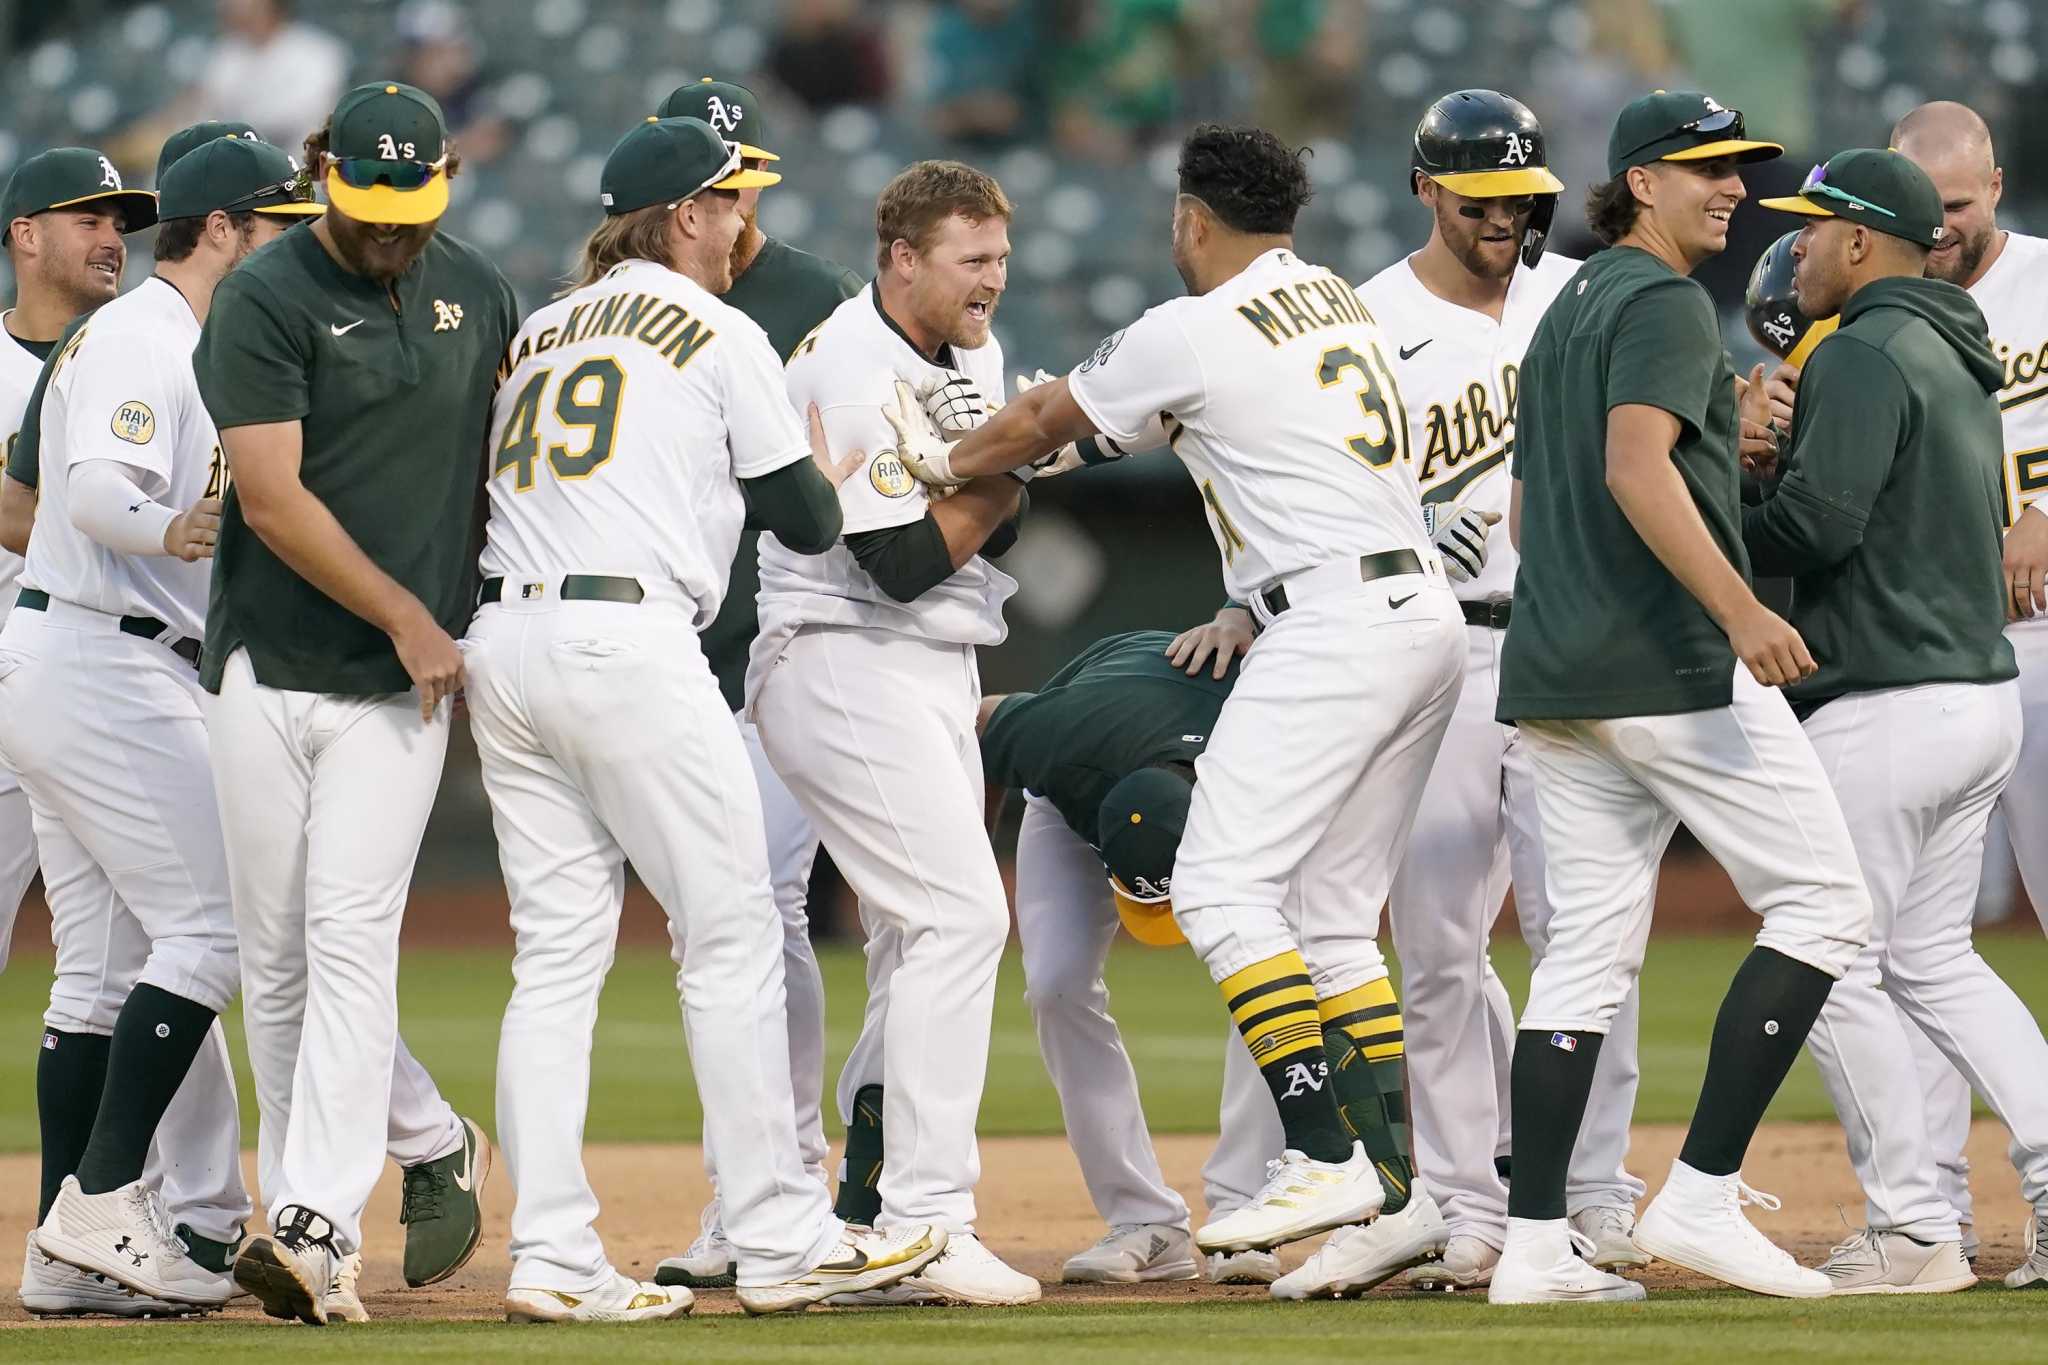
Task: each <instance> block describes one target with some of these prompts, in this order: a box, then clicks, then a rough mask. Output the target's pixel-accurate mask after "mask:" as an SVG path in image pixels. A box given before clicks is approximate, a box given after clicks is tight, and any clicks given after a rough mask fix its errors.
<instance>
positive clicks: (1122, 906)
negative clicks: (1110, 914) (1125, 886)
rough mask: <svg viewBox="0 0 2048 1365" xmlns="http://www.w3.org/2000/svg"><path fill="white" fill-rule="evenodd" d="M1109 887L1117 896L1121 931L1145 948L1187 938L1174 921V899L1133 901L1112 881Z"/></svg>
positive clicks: (1179, 941) (1113, 894)
mask: <svg viewBox="0 0 2048 1365" xmlns="http://www.w3.org/2000/svg"><path fill="white" fill-rule="evenodd" d="M1109 891H1110V894H1111V895H1112V896H1115V897H1116V917H1117V918H1118V919H1120V920H1122V921H1123V925H1124V932H1125V933H1127V934H1129V935H1130V936H1131V937H1132V938H1134V939H1136V940H1138V942H1140V943H1142V944H1144V945H1145V946H1146V947H1148V948H1171V947H1173V946H1174V945H1175V944H1177V943H1186V942H1187V941H1188V940H1187V935H1185V934H1183V933H1181V931H1180V925H1178V924H1176V923H1175V922H1174V919H1173V902H1171V901H1134V900H1132V899H1131V898H1130V897H1129V896H1126V895H1125V894H1124V893H1123V892H1122V891H1120V890H1118V889H1117V885H1116V883H1115V882H1114V881H1112V882H1111V883H1110V884H1109Z"/></svg>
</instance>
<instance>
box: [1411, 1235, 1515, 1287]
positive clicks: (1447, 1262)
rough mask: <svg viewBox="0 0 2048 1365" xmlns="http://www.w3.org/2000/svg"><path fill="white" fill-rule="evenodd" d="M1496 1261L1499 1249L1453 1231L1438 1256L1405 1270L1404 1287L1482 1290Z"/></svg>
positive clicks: (1491, 1280) (1489, 1281) (1481, 1240)
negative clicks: (1441, 1254)
mask: <svg viewBox="0 0 2048 1365" xmlns="http://www.w3.org/2000/svg"><path fill="white" fill-rule="evenodd" d="M1499 1264H1500V1248H1499V1247H1497V1246H1495V1245H1494V1244H1493V1243H1491V1242H1489V1241H1487V1240H1485V1239H1484V1238H1481V1237H1474V1236H1472V1235H1470V1234H1469V1233H1463V1232H1461V1233H1456V1234H1453V1235H1452V1236H1451V1238H1450V1239H1449V1240H1448V1241H1447V1242H1445V1244H1444V1254H1443V1257H1442V1259H1440V1260H1435V1261H1425V1262H1423V1263H1422V1264H1421V1265H1419V1266H1416V1267H1415V1269H1413V1270H1411V1271H1409V1272H1408V1288H1410V1289H1441V1290H1443V1291H1445V1292H1446V1293H1449V1292H1450V1291H1452V1290H1457V1289H1484V1288H1486V1286H1487V1285H1489V1284H1491V1283H1493V1268H1494V1267H1495V1266H1497V1265H1499Z"/></svg>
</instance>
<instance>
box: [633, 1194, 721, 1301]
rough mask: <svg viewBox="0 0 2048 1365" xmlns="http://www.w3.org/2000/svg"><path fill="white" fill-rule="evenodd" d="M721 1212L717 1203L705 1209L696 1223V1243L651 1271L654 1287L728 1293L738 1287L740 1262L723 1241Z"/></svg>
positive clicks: (714, 1202) (709, 1204) (706, 1206)
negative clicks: (668, 1285) (711, 1290)
mask: <svg viewBox="0 0 2048 1365" xmlns="http://www.w3.org/2000/svg"><path fill="white" fill-rule="evenodd" d="M723 1214H724V1208H723V1206H722V1205H721V1204H720V1202H719V1201H718V1200H716V1199H714V1200H712V1201H711V1202H710V1203H708V1204H706V1205H705V1206H704V1212H703V1214H702V1216H700V1217H699V1218H698V1220H697V1240H696V1241H694V1242H692V1243H690V1249H689V1250H688V1251H685V1252H684V1253H683V1254H682V1255H680V1256H671V1257H669V1258H668V1259H666V1260H664V1261H663V1262H662V1263H661V1264H660V1265H657V1266H656V1267H655V1268H654V1282H655V1283H656V1284H680V1285H683V1286H685V1287H687V1288H690V1289H730V1288H732V1287H733V1286H734V1285H736V1284H738V1283H739V1273H740V1258H739V1255H738V1253H736V1252H735V1251H734V1250H733V1249H732V1243H731V1242H728V1241H726V1240H725V1223H724V1217H723Z"/></svg>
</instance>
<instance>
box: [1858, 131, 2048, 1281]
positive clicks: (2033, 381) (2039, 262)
mask: <svg viewBox="0 0 2048 1365" xmlns="http://www.w3.org/2000/svg"><path fill="white" fill-rule="evenodd" d="M1890 141H1891V145H1893V146H1895V147H1897V148H1898V149H1899V150H1900V151H1901V152H1903V153H1905V154H1906V156H1907V157H1908V158H1909V159H1911V160H1912V161H1913V162H1914V163H1915V164H1916V165H1918V166H1919V167H1920V168H1921V169H1923V170H1925V171H1926V172H1927V174H1928V176H1929V177H1930V178H1931V179H1932V180H1933V181H1934V187H1935V189H1936V191H1937V192H1938V193H1939V194H1940V195H1941V200H1942V207H1943V210H1944V218H1943V222H1944V227H1945V231H1944V232H1943V233H1942V240H1941V244H1940V245H1938V246H1936V247H1935V248H1934V250H1932V251H1931V252H1929V253H1928V258H1927V273H1928V274H1929V275H1930V276H1932V277H1933V278H1935V279H1940V280H1947V281H1949V282H1950V283H1951V284H1958V285H1961V286H1962V287H1963V288H1965V289H1967V290H1968V291H1969V293H1970V297H1971V298H1973V299H1975V300H1976V302H1977V306H1978V307H1979V308H1980V309H1981V310H1982V311H1983V313H1984V318H1985V321H1986V323H1987V324H1988V325H1989V327H1990V330H1991V349H1992V352H1993V354H1995V355H1996V356H1997V357H1998V359H1999V360H2000V362H2001V363H2002V365H2003V367H2004V375H2003V378H2002V385H2001V387H2000V389H1999V394H1998V408H1999V415H2000V417H2001V419H2002V422H2003V427H2004V433H2005V436H2004V448H2003V461H2004V462H2003V464H2002V465H2001V466H2000V468H2001V471H2002V472H2001V474H2000V488H2001V493H2002V496H2003V498H2004V504H2003V505H2004V515H2005V520H2006V525H2007V530H2006V535H2005V573H2006V577H2007V583H2008V588H2007V591H2008V594H2009V596H2010V599H2011V605H2010V609H2009V610H2010V615H2011V618H2012V623H2011V624H2010V625H2009V626H2008V627H2007V628H2006V638H2007V639H2009V640H2010V641H2011V642H2012V648H2013V653H2014V655H2015V657H2016V659H2017V662H2018V665H2019V670H2020V679H2019V690H2020V711H2021V715H2022V717H2023V720H2024V722H2025V725H2024V728H2023V734H2022V736H2021V739H2020V756H2019V765H2018V767H2017V768H2015V770H2014V772H2013V777H2012V780H2011V781H2010V782H2007V783H2006V784H2005V790H2004V791H2003V792H2002V793H2001V794H2000V795H1999V798H1998V809H1999V810H2000V812H2001V813H2002V814H2003V815H2004V817H2005V826H2006V830H2007V832H2008V833H2009V834H2010V835H2011V839H2012V847H2013V851H2014V853H2015V854H2016V855H2017V858H2018V862H2019V867H2020V877H2021V881H2022V883H2023V884H2024V886H2025V887H2026V891H2027V899H2028V900H2030V901H2032V902H2033V905H2034V912H2035V913H2036V914H2037V915H2039V916H2040V917H2041V922H2042V926H2043V927H2044V928H2048V502H2043V501H2041V499H2040V494H2041V491H2042V490H2043V489H2044V488H2048V402H2044V401H2043V400H2044V398H2048V240H2044V239H2043V238H2040V237H2029V236H2027V235H2026V234H2024V233H2020V232H2012V231H2008V230H2001V229H2000V228H1999V226H1998V218H1997V210H1998V201H1999V196H2000V195H2001V193H2002V192H2003V190H2004V184H2005V176H2004V172H2003V171H2002V170H2001V169H2000V168H1999V165H1998V158H1997V157H1996V155H1994V153H1993V149H1992V145H1991V132H1990V129H1988V128H1986V127H1985V126H1984V120H1983V119H1982V118H1980V117H1979V116H1978V115H1977V114H1976V112H1975V111H1974V110H1972V109H1970V108H1969V107H1968V106H1966V105H1961V104H1954V103H1950V102H1947V101H1941V102H1937V103H1934V104H1926V105H1922V106H1920V107H1919V108H1918V109H1915V110H1913V111H1912V112H1911V113H1909V114H1907V115H1906V116H1905V117H1904V118H1903V119H1901V120H1900V121H1899V123H1898V125H1897V126H1896V127H1894V128H1893V129H1892V134H1891V139H1890ZM1907 1035H1908V1036H1909V1037H1910V1038H1912V1040H1913V1052H1914V1057H1915V1059H1916V1060H1917V1061H1918V1063H1919V1071H1920V1084H1921V1088H1922V1092H1923V1094H1924V1095H1925V1097H1926V1098H1925V1106H1926V1110H1927V1119H1928V1125H1929V1128H1930V1131H1931V1134H1932V1137H1933V1142H1934V1154H1935V1157H1936V1159H1937V1160H1938V1161H1939V1162H1940V1164H1941V1169H1942V1180H1941V1188H1942V1193H1943V1195H1944V1196H1945V1197H1946V1198H1947V1199H1948V1201H1949V1202H1950V1203H1951V1204H1953V1205H1954V1206H1955V1208H1956V1211H1957V1213H1958V1215H1959V1216H1960V1219H1961V1224H1962V1234H1963V1252H1964V1254H1965V1255H1966V1256H1972V1257H1974V1256H1975V1254H1976V1249H1977V1243H1976V1236H1975V1232H1974V1229H1973V1226H1972V1224H1973V1221H1974V1220H1973V1215H1972V1210H1971V1203H1970V1185H1969V1169H1970V1168H1969V1163H1968V1161H1967V1160H1965V1159H1964V1157H1963V1144H1964V1142H1965V1141H1966V1140H1967V1139H1968V1137H1969V1133H1970V1090H1969V1083H1968V1082H1966V1081H1965V1080H1964V1079H1963V1077H1962V1074H1961V1073H1960V1072H1958V1071H1957V1070H1956V1068H1955V1067H1954V1066H1952V1065H1950V1064H1949V1061H1948V1059H1947V1058H1946V1057H1944V1056H1942V1055H1941V1053H1940V1052H1939V1050H1938V1049H1937V1048H1936V1047H1935V1046H1934V1044H1933V1043H1932V1042H1931V1041H1930V1040H1929V1038H1928V1037H1927V1035H1926V1034H1925V1033H1924V1032H1923V1031H1922V1030H1920V1029H1918V1028H1914V1029H1909V1030H1907ZM2035 1208H2036V1213H2035V1216H2034V1219H2033V1221H2032V1222H2031V1223H2030V1224H2029V1225H2028V1229H2027V1260H2026V1262H2025V1264H2023V1265H2021V1266H2020V1267H2019V1268H2018V1269H2016V1270H2014V1271H2012V1272H2011V1273H2010V1274H2008V1275H2007V1276H2006V1283H2007V1284H2009V1285H2012V1286H2013V1287H2015V1288H2018V1287H2020V1286H2023V1285H2043V1284H2048V1221H2044V1219H2043V1216H2042V1213H2041V1211H2040V1208H2041V1206H2040V1205H2039V1204H2038V1203H2037V1204H2036V1205H2035ZM1873 1221H1875V1220H1874V1219H1873Z"/></svg>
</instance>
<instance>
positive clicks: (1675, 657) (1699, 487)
mask: <svg viewBox="0 0 2048 1365" xmlns="http://www.w3.org/2000/svg"><path fill="white" fill-rule="evenodd" d="M1734 384H1735V373H1734V370H1733V369H1732V368H1731V367H1730V366H1729V363H1728V354H1727V352H1726V351H1725V350H1724V349H1722V345H1721V328H1720V323H1719V322H1718V321H1717V320H1716V318H1715V315H1714V305H1713V302H1712V300H1711V299H1709V298H1708V296H1707V291H1706V290H1705V289H1703V288H1701V287H1700V285H1699V284H1698V283H1696V282H1695V281H1693V280H1690V279H1688V278H1686V277H1685V276H1683V275H1681V274H1679V273H1678V272H1677V271H1675V270H1673V269H1672V268H1671V267H1670V266H1668V265H1666V264H1664V262H1662V261H1660V260H1658V259H1657V258H1656V257H1655V256H1652V255H1650V254H1649V253H1648V252H1646V251H1638V250H1636V249H1635V248H1633V247H1615V248H1611V249H1610V250H1607V251H1602V252H1600V253H1599V254H1597V255H1595V256H1594V257H1593V258H1592V259H1591V260H1589V261H1587V262H1586V264H1585V265H1583V266H1581V267H1580V268H1579V272H1578V274H1577V275H1576V276H1575V277H1574V278H1573V279H1572V280H1571V282H1569V283H1568V284H1566V285H1565V287H1564V289H1563V291H1562V292H1560V293H1559V294H1558V296H1557V301H1556V302H1555V303H1553V304H1551V306H1550V311H1549V312H1547V313H1545V314H1544V315H1543V321H1541V322H1540V323H1538V324H1537V326H1536V334H1535V336H1534V337H1532V338H1531V339H1530V342H1529V350H1528V353H1527V354H1526V355H1525V356H1524V358H1523V360H1522V373H1521V392H1520V396H1519V404H1520V406H1519V409H1518V413H1517V420H1516V423H1515V433H1516V434H1515V455H1514V473H1515V477H1516V478H1518V479H1520V480H1521V481H1522V516H1521V551H1522V563H1521V569H1520V572H1519V573H1518V574H1517V576H1516V579H1515V619H1514V623H1513V624H1512V625H1511V626H1509V628H1508V638H1507V641H1506V643H1505V644H1504V645H1503V646H1502V649H1501V682H1500V703H1499V706H1498V708H1497V711H1496V714H1497V716H1498V717H1499V718H1500V719H1501V720H1502V721H1509V722H1512V721H1515V720H1534V719H1544V718H1553V719H1581V718H1584V719H1591V718H1597V717H1607V716H1640V715H1660V714H1668V713H1671V712H1679V711H1704V710H1707V709H1709V708H1712V707H1716V706H1726V705H1728V703H1729V700H1730V698H1731V696H1732V689H1733V682H1734V676H1735V654H1734V651H1733V650H1731V649H1730V648H1729V646H1728V637H1727V636H1725V635H1724V634H1722V632H1721V629H1720V627H1719V626H1717V625H1715V624H1714V621H1713V618H1711V617H1709V616H1708V615H1707V613H1706V610H1705V609H1704V608H1702V607H1701V606H1700V604H1699V603H1698V601H1696V600H1695V599H1694V598H1693V595H1692V594H1691V593H1689V592H1687V591H1686V590H1685V587H1684V585H1682V584H1681V583H1679V581H1678V580H1677V579H1676V578H1673V577H1672V576H1671V574H1670V573H1669V572H1668V571H1667V570H1666V569H1665V568H1664V565H1663V564H1662V562H1660V561H1659V560H1658V558H1657V556H1656V555H1655V554H1653V553H1651V551H1650V547H1649V546H1647V545H1645V544H1644V543H1643V540H1642V537H1640V536H1638V535H1637V534H1636V532H1635V528H1634V527H1633V526H1631V525H1630V524H1629V520H1628V518H1627V517H1626V516H1625V515H1623V513H1622V510H1621V507H1620V505H1619V504H1618V503H1616V502H1615V500H1614V495H1613V494H1611V493H1609V492H1608V491H1607V414H1608V411H1609V409H1611V408H1614V407H1618V406H1620V405H1622V404H1624V403H1635V404H1644V405H1647V406H1649V407H1655V408H1662V409H1663V410H1664V411H1666V412H1668V413H1670V414H1672V415H1673V416H1674V417H1676V418H1678V420H1679V433H1678V443H1677V444H1676V445H1675V446H1674V447H1673V448H1672V451H1671V462H1672V463H1673V464H1674V465H1676V466H1677V468H1678V472H1679V475H1680V477H1682V478H1683V479H1684V481H1685V487H1686V491H1687V492H1689V493H1690V494H1691V495H1692V500H1693V504H1694V506H1696V507H1697V508H1698V509H1699V513H1700V517H1701V518H1702V519H1703V520H1704V521H1705V522H1706V524H1707V530H1708V531H1709V533H1711V534H1712V535H1713V537H1714V541H1715V543H1716V544H1718V545H1719V546H1720V547H1721V550H1722V552H1723V553H1724V554H1726V555H1727V556H1728V558H1729V560H1730V562H1731V563H1733V564H1734V565H1735V568H1736V570H1737V571H1738V572H1739V573H1741V574H1742V575H1743V576H1744V578H1745V579H1746V578H1747V577H1748V575H1749V563H1748V560H1747V559H1746V558H1745V557H1744V553H1743V548H1742V534H1741V474H1740V471H1739V469H1738V467H1737V464H1736V440H1735V438H1736V431H1737V427H1736V412H1735V387H1734Z"/></svg>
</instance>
